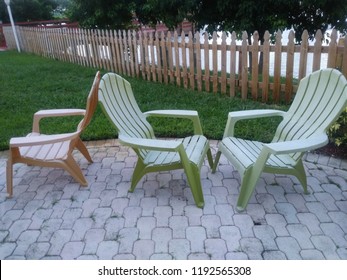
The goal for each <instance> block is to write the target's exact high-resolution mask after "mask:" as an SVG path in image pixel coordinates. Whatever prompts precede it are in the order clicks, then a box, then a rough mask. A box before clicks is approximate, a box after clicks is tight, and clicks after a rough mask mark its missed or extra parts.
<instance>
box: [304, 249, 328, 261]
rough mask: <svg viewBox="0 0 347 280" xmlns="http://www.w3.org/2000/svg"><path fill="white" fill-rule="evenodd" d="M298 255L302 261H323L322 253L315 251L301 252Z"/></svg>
mask: <svg viewBox="0 0 347 280" xmlns="http://www.w3.org/2000/svg"><path fill="white" fill-rule="evenodd" d="M300 255H301V257H302V259H303V260H325V258H324V256H323V254H322V252H321V251H319V250H317V249H307V250H302V251H301V252H300Z"/></svg>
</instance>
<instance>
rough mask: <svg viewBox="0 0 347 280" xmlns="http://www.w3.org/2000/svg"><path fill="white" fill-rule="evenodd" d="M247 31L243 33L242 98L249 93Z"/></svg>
mask: <svg viewBox="0 0 347 280" xmlns="http://www.w3.org/2000/svg"><path fill="white" fill-rule="evenodd" d="M247 39H248V35H247V32H246V31H244V32H243V33H242V47H241V55H242V58H241V61H240V62H241V64H240V65H241V69H242V72H241V79H242V81H241V97H242V99H247V95H248V52H247V45H248V44H247Z"/></svg>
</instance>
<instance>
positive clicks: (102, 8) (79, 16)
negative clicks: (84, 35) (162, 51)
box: [68, 0, 135, 29]
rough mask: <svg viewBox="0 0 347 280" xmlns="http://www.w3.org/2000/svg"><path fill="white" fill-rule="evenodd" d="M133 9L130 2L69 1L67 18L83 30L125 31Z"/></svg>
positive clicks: (120, 0) (109, 0) (127, 0)
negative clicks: (75, 22) (107, 29)
mask: <svg viewBox="0 0 347 280" xmlns="http://www.w3.org/2000/svg"><path fill="white" fill-rule="evenodd" d="M134 9H135V6H134V1H131V0H117V1H114V0H88V1H85V0H71V5H70V7H69V11H68V16H69V18H70V20H74V21H78V22H79V24H80V26H82V27H85V28H110V29H124V28H125V29H126V28H129V27H130V26H131V20H132V18H133V11H134Z"/></svg>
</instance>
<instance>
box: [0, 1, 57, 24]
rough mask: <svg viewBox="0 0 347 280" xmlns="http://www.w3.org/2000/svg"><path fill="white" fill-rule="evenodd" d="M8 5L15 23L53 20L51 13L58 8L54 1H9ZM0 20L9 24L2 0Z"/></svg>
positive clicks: (0, 2) (0, 3)
mask: <svg viewBox="0 0 347 280" xmlns="http://www.w3.org/2000/svg"><path fill="white" fill-rule="evenodd" d="M10 5H11V11H12V15H13V18H14V20H15V21H16V22H25V21H39V20H50V19H53V11H54V9H55V8H56V7H57V6H58V4H57V2H56V0H11V3H10ZM0 19H1V20H2V21H3V22H4V23H8V22H10V19H9V16H8V12H7V7H6V5H5V3H4V1H3V0H0Z"/></svg>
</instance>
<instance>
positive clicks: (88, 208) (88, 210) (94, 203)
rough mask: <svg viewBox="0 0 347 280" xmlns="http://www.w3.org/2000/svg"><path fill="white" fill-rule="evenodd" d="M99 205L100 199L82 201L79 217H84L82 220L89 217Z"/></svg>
mask: <svg viewBox="0 0 347 280" xmlns="http://www.w3.org/2000/svg"><path fill="white" fill-rule="evenodd" d="M99 204H100V199H96V198H94V199H87V200H86V201H84V202H83V205H82V209H83V212H82V215H81V217H84V218H87V217H91V215H92V214H93V212H94V210H95V209H97V208H98V207H99Z"/></svg>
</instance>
